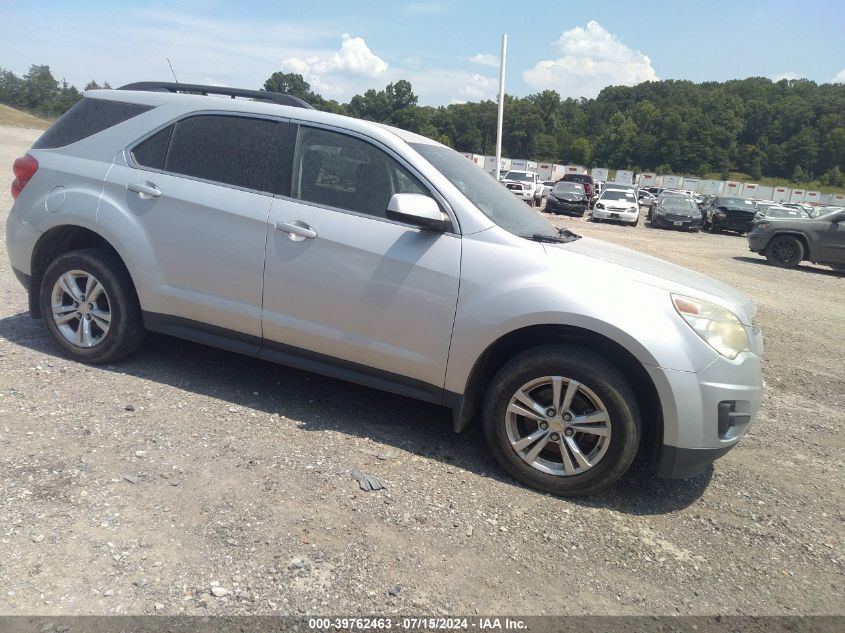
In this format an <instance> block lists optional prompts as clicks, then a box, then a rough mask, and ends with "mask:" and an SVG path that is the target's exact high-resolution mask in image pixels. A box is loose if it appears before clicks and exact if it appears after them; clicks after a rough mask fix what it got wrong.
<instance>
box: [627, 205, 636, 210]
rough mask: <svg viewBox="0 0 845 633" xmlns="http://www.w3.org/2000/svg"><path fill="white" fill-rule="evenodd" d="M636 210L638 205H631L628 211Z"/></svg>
mask: <svg viewBox="0 0 845 633" xmlns="http://www.w3.org/2000/svg"><path fill="white" fill-rule="evenodd" d="M636 210H637V207H636V206H634V207H630V208H629V209H628V211H636Z"/></svg>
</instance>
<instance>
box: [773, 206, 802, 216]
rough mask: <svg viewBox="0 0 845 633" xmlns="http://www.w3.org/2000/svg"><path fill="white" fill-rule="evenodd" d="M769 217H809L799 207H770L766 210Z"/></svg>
mask: <svg viewBox="0 0 845 633" xmlns="http://www.w3.org/2000/svg"><path fill="white" fill-rule="evenodd" d="M765 214H766V217H767V218H804V217H807V216H805V215H804V214H803V213H801V212H800V211H799V210H798V209H788V208H786V207H769V209H768V210H767V211H766V212H765Z"/></svg>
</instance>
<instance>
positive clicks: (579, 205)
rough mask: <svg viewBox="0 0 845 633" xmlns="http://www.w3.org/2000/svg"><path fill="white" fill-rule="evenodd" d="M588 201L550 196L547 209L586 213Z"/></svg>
mask: <svg viewBox="0 0 845 633" xmlns="http://www.w3.org/2000/svg"><path fill="white" fill-rule="evenodd" d="M587 206H588V205H587V202H586V201H583V202H567V201H561V200H556V199H554V198H551V197H550V198H548V200H547V201H546V211H559V212H560V213H578V214H579V215H584V213H585V212H586V211H587Z"/></svg>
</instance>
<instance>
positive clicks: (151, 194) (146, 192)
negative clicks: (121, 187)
mask: <svg viewBox="0 0 845 633" xmlns="http://www.w3.org/2000/svg"><path fill="white" fill-rule="evenodd" d="M126 188H127V189H129V191H134V192H135V193H137V194H138V197H139V198H141V200H149V199H150V198H158V197H159V196H160V195H161V189H159V188H158V187H156V186H155V185H154V184H153V183H151V182H133V183H131V184H128V185H126Z"/></svg>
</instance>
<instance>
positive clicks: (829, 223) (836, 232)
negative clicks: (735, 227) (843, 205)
mask: <svg viewBox="0 0 845 633" xmlns="http://www.w3.org/2000/svg"><path fill="white" fill-rule="evenodd" d="M748 247H749V248H750V249H751V250H752V251H754V252H755V253H759V254H760V255H765V256H766V259H767V260H769V263H770V264H774V265H775V266H781V267H784V268H793V267H795V266H797V265H798V264H800V263H801V262H802V261H804V260H807V261H811V262H813V263H814V264H827V265H829V266H832V267H833V268H834V269H835V270H841V271H845V209H840V210H838V211H836V210H834V211H830V212H829V213H826V214H824V215H820V216H819V217H817V218H800V219H799V218H788V219H787V218H776V219H770V218H762V219H758V220H755V221H754V224H753V229H752V230H751V232H750V233H749V234H748Z"/></svg>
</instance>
